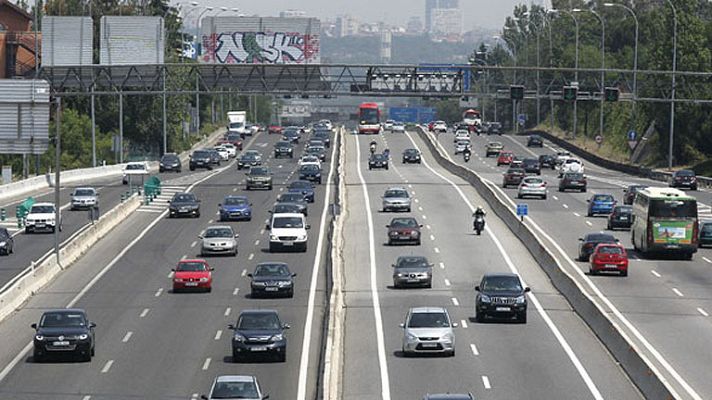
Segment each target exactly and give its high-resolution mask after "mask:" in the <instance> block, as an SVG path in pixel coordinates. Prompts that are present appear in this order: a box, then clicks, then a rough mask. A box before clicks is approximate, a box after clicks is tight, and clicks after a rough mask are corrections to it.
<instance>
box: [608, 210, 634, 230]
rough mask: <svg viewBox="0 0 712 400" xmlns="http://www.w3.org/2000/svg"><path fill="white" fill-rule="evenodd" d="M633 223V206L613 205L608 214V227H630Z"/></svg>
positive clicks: (610, 228)
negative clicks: (611, 210)
mask: <svg viewBox="0 0 712 400" xmlns="http://www.w3.org/2000/svg"><path fill="white" fill-rule="evenodd" d="M632 225H633V207H631V206H615V207H613V212H611V213H610V214H609V215H608V229H609V230H614V229H616V228H623V229H630V227H631V226H632Z"/></svg>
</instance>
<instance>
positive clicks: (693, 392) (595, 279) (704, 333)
mask: <svg viewBox="0 0 712 400" xmlns="http://www.w3.org/2000/svg"><path fill="white" fill-rule="evenodd" d="M439 141H440V143H441V144H442V147H443V148H444V149H445V150H447V151H448V152H449V153H450V155H451V156H452V153H453V152H452V135H451V134H443V135H440V137H439ZM488 141H501V142H502V143H503V144H504V148H505V149H507V150H512V151H514V153H515V154H517V155H519V156H521V157H538V155H540V154H552V153H553V151H554V148H553V147H552V146H550V144H549V143H547V142H545V147H544V148H543V149H540V148H527V147H526V146H525V143H526V137H513V136H494V137H486V136H482V137H474V138H473V157H472V159H471V160H470V162H469V163H467V166H468V167H469V168H471V169H473V170H474V171H476V172H477V173H479V174H481V176H482V177H483V178H484V179H488V180H490V181H491V182H492V183H493V185H491V186H493V187H497V188H496V189H495V190H496V191H499V192H501V193H505V194H506V195H505V196H503V197H504V198H509V199H510V200H509V202H510V204H511V205H512V207H514V205H515V203H526V204H528V205H529V213H530V216H529V218H530V220H531V221H533V222H534V223H535V224H536V225H538V226H539V227H540V229H541V231H540V232H538V233H539V234H540V235H541V237H542V238H544V240H545V241H547V242H548V243H550V245H551V248H552V249H557V250H556V252H557V254H556V256H557V257H560V259H564V260H566V261H565V267H567V268H570V270H571V271H573V272H574V274H573V275H574V276H575V277H576V278H577V279H578V280H579V281H580V282H581V284H582V286H583V287H585V288H586V289H587V290H589V291H590V292H592V293H596V297H598V298H599V299H600V301H601V302H602V303H603V304H605V306H606V309H607V311H608V312H609V315H611V317H612V318H614V320H616V321H619V324H620V326H621V327H623V329H624V330H625V332H626V333H627V334H628V335H629V337H631V338H632V339H633V340H634V342H635V343H636V344H637V345H638V346H639V348H641V349H644V351H645V354H646V356H647V357H648V358H649V359H650V360H652V361H653V362H654V365H655V366H656V367H657V368H658V369H659V371H661V372H662V373H663V376H664V377H665V378H666V379H668V381H669V382H671V383H672V384H673V387H674V388H675V390H676V391H677V394H678V395H679V396H680V398H682V399H705V398H712V382H711V381H710V380H709V374H708V373H707V372H705V371H707V366H709V365H710V364H711V363H712V353H710V352H707V351H700V349H704V348H707V347H708V343H707V338H708V337H709V336H710V334H712V320H710V313H712V290H710V289H712V270H711V267H712V265H711V264H712V250H710V249H700V250H699V251H698V252H697V254H695V256H694V258H693V260H692V261H681V260H676V259H663V260H658V259H642V257H640V256H639V255H638V254H636V252H635V251H633V250H632V244H631V242H630V233H629V231H623V230H617V231H615V232H612V233H613V234H614V235H615V237H616V238H618V239H619V240H620V241H621V243H622V244H623V245H624V246H625V247H626V248H627V249H628V251H629V255H630V258H631V261H630V269H629V276H628V277H627V278H618V277H615V276H589V275H588V274H587V271H588V264H587V263H585V262H579V261H576V260H575V257H576V256H577V251H578V241H577V238H579V237H583V236H584V235H585V234H586V233H589V232H596V231H603V230H605V229H606V218H605V216H596V217H587V216H586V209H587V202H586V200H587V199H588V198H590V196H591V195H592V194H595V193H608V194H612V195H613V196H614V197H615V198H616V199H618V200H619V201H622V195H623V188H624V187H626V186H627V185H629V184H635V183H641V184H647V185H651V186H666V183H664V182H657V181H652V180H648V179H642V178H638V177H633V176H629V175H626V174H623V173H620V172H617V171H610V170H606V169H604V168H601V167H600V166H596V165H592V164H591V163H587V162H585V161H584V165H585V168H586V176H587V177H588V192H587V193H574V192H565V193H559V192H558V191H557V187H558V178H557V176H556V173H555V171H551V170H544V171H543V173H542V176H543V177H544V178H545V180H546V181H547V182H548V184H549V198H548V199H547V200H539V199H529V198H527V199H526V200H517V199H516V198H515V197H516V192H517V190H516V188H514V187H510V188H509V189H501V183H502V173H503V172H504V171H505V170H506V167H505V166H502V167H497V166H496V159H495V158H489V159H487V158H485V156H484V148H485V145H486V143H487V142H488ZM452 159H453V160H454V161H456V162H458V163H460V164H463V165H465V163H464V162H463V160H462V157H454V156H452ZM690 193H691V194H692V195H694V196H695V197H697V198H698V200H699V201H700V204H699V206H698V208H699V216H700V218H710V217H712V214H711V213H710V207H709V204H711V199H712V196H711V195H710V192H709V191H698V192H690Z"/></svg>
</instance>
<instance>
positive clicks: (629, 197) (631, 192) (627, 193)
mask: <svg viewBox="0 0 712 400" xmlns="http://www.w3.org/2000/svg"><path fill="white" fill-rule="evenodd" d="M647 187H648V185H630V186H628V188H626V189H623V193H624V195H623V204H626V205H632V204H633V200H635V194H636V193H638V191H639V190H643V189H645V188H647Z"/></svg>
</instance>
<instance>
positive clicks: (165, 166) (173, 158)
mask: <svg viewBox="0 0 712 400" xmlns="http://www.w3.org/2000/svg"><path fill="white" fill-rule="evenodd" d="M182 167H183V166H182V164H181V162H180V158H178V155H177V154H176V153H166V154H164V155H163V156H162V157H161V160H160V161H159V162H158V172H166V171H175V172H178V173H180V171H181V169H182Z"/></svg>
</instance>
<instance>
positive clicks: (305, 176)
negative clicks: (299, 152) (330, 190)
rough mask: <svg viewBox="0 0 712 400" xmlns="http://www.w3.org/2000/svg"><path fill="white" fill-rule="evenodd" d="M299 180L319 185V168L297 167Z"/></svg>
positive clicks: (311, 165)
mask: <svg viewBox="0 0 712 400" xmlns="http://www.w3.org/2000/svg"><path fill="white" fill-rule="evenodd" d="M299 179H300V180H304V181H309V182H314V183H317V184H319V185H321V168H319V166H318V165H314V164H306V165H302V166H301V167H299Z"/></svg>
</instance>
